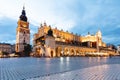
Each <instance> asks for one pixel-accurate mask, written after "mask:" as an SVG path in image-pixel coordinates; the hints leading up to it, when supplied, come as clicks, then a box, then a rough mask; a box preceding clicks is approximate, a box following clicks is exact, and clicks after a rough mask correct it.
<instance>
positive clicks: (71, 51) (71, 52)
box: [70, 48, 74, 56]
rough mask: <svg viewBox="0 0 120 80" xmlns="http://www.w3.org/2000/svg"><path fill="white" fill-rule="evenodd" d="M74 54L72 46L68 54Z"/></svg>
mask: <svg viewBox="0 0 120 80" xmlns="http://www.w3.org/2000/svg"><path fill="white" fill-rule="evenodd" d="M73 55H74V49H73V48H72V49H71V50H70V56H73Z"/></svg>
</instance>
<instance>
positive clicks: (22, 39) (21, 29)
mask: <svg viewBox="0 0 120 80" xmlns="http://www.w3.org/2000/svg"><path fill="white" fill-rule="evenodd" d="M16 31H17V33H16V46H15V50H16V52H23V50H24V46H25V45H26V44H30V30H29V22H28V21H27V16H26V13H25V8H24V7H23V10H22V14H21V16H20V19H19V20H18V26H17V30H16Z"/></svg>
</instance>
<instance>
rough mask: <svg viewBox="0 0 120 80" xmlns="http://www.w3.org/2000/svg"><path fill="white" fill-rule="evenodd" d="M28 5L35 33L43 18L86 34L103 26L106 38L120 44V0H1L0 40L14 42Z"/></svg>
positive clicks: (102, 29)
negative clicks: (19, 22) (17, 28)
mask: <svg viewBox="0 0 120 80" xmlns="http://www.w3.org/2000/svg"><path fill="white" fill-rule="evenodd" d="M23 5H25V10H26V14H27V17H28V20H29V22H30V28H31V41H32V37H33V33H35V32H37V29H38V27H39V25H40V24H41V23H44V21H46V22H47V24H49V25H51V26H52V27H57V28H58V29H63V30H64V31H66V30H68V31H69V32H73V33H75V34H76V33H77V34H80V35H86V34H87V33H88V31H89V32H90V33H91V34H95V33H96V32H97V30H98V29H100V30H101V32H102V36H103V41H104V42H106V43H111V44H115V45H117V44H120V36H119V35H120V31H119V30H120V0H60V1H58V0H0V42H8V43H12V44H14V43H15V41H16V27H17V21H18V19H19V16H20V15H21V11H22V8H23Z"/></svg>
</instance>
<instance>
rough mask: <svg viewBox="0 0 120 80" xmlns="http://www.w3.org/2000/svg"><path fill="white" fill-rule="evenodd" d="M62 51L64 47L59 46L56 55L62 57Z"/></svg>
mask: <svg viewBox="0 0 120 80" xmlns="http://www.w3.org/2000/svg"><path fill="white" fill-rule="evenodd" d="M61 51H62V47H57V48H56V57H60V56H61Z"/></svg>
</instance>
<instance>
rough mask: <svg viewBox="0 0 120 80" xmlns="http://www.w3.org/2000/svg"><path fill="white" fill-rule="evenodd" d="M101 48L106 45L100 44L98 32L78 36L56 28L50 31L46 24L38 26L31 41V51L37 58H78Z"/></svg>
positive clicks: (100, 39)
mask: <svg viewBox="0 0 120 80" xmlns="http://www.w3.org/2000/svg"><path fill="white" fill-rule="evenodd" d="M101 47H106V44H105V43H104V42H102V33H101V31H100V30H99V31H98V32H97V33H96V34H95V35H90V34H89V33H88V35H86V36H79V35H75V34H73V33H69V32H68V31H66V32H65V31H63V30H58V29H57V28H54V29H51V26H48V25H47V24H46V23H44V24H43V25H42V24H41V25H40V27H39V29H38V32H37V33H36V34H34V40H33V50H34V53H35V55H37V56H48V57H55V56H58V57H60V56H78V55H85V53H95V52H98V51H99V50H100V48H101Z"/></svg>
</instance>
